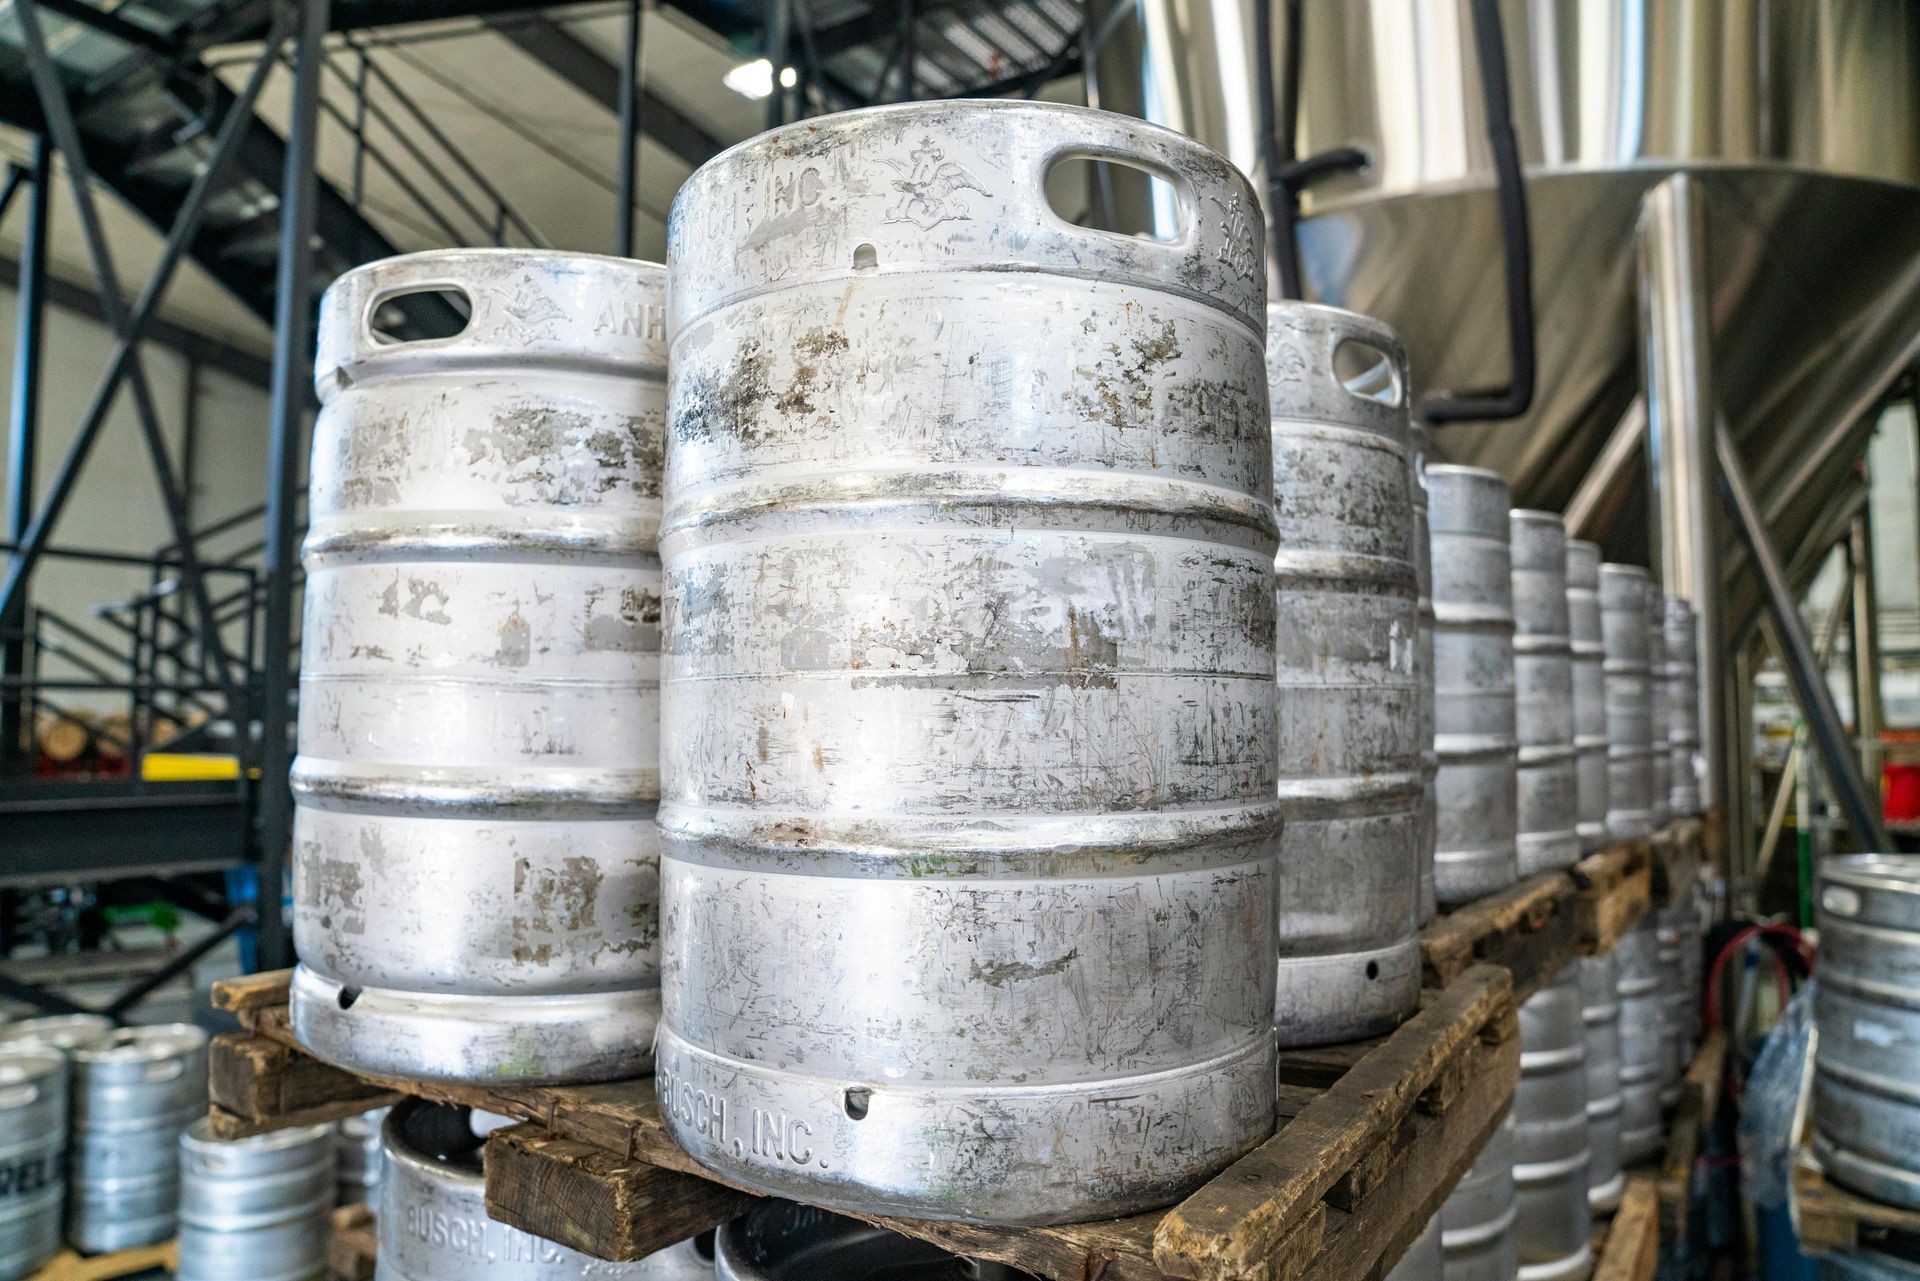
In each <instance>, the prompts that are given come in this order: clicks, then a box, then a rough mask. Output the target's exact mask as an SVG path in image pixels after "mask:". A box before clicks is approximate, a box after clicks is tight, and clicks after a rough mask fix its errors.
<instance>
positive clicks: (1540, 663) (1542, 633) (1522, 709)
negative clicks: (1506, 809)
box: [1509, 510, 1580, 876]
mask: <svg viewBox="0 0 1920 1281" xmlns="http://www.w3.org/2000/svg"><path fill="white" fill-rule="evenodd" d="M1509 524H1510V525H1511V527H1512V556H1513V694H1514V724H1515V729H1516V733H1517V735H1518V739H1519V744H1520V751H1519V802H1520V808H1519V823H1520V827H1519V839H1518V848H1519V854H1520V875H1522V876H1534V875H1537V874H1538V873H1541V872H1556V871H1559V870H1560V869H1562V868H1567V867H1572V866H1573V865H1574V864H1575V863H1576V862H1578V861H1579V859H1580V833H1579V831H1578V828H1577V824H1578V811H1579V799H1578V794H1577V793H1578V783H1577V780H1576V778H1575V773H1574V768H1575V766H1574V742H1573V737H1574V723H1573V640H1572V634H1571V632H1572V624H1571V620H1570V614H1569V611H1568V608H1567V527H1566V523H1565V522H1564V521H1562V520H1561V519H1560V517H1559V516H1558V515H1557V514H1555V513H1553V512H1536V511H1518V510H1516V511H1514V512H1512V513H1510V515H1509Z"/></svg>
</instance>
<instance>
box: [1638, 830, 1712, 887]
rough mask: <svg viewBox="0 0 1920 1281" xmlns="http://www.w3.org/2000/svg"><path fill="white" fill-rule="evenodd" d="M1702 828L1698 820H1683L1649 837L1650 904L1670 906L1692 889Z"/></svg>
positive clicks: (1701, 839)
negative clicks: (1651, 857) (1651, 895)
mask: <svg viewBox="0 0 1920 1281" xmlns="http://www.w3.org/2000/svg"><path fill="white" fill-rule="evenodd" d="M1703 846H1704V841H1703V828H1702V824H1701V822H1700V820H1699V819H1697V818H1689V819H1682V820H1681V821H1680V822H1678V823H1674V824H1672V825H1670V826H1668V827H1666V828H1664V829H1662V830H1661V831H1658V832H1655V833H1654V834H1653V836H1652V837H1651V838H1650V840H1649V852H1650V853H1651V854H1652V856H1653V905H1654V906H1655V907H1669V906H1672V905H1673V904H1675V903H1678V902H1680V901H1682V900H1683V899H1685V898H1686V897H1687V896H1688V895H1689V894H1691V893H1692V892H1693V884H1694V882H1695V881H1696V880H1698V879H1699V877H1700V863H1701V858H1702V854H1703Z"/></svg>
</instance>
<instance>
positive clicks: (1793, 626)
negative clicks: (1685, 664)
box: [1701, 423, 1893, 850]
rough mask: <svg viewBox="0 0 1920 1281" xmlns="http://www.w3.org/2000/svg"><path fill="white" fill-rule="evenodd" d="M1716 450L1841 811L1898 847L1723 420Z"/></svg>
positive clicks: (1873, 841) (1870, 843)
mask: <svg viewBox="0 0 1920 1281" xmlns="http://www.w3.org/2000/svg"><path fill="white" fill-rule="evenodd" d="M1714 450H1715V453H1716V455H1717V457H1718V462H1719V475H1720V497H1721V499H1722V501H1723V502H1724V503H1725V505H1726V509H1727V516H1728V518H1729V519H1730V520H1732V522H1733V527H1734V532H1736V533H1737V534H1739V536H1740V540H1741V542H1743V543H1744V544H1745V545H1746V548H1747V554H1748V555H1749V556H1750V557H1752V559H1753V564H1754V568H1755V569H1756V570H1757V571H1758V572H1759V577H1760V585H1761V588H1762V590H1763V593H1764V595H1765V596H1766V601H1767V614H1768V616H1769V617H1770V618H1771V619H1772V620H1773V630H1774V635H1775V636H1776V637H1777V638H1778V639H1779V642H1780V648H1781V659H1782V661H1783V664H1784V666H1785V667H1786V669H1787V678H1788V679H1789V680H1790V681H1792V682H1793V688H1794V694H1795V696H1796V699H1797V701H1798V702H1799V704H1800V714H1801V716H1802V717H1803V718H1804V719H1805V720H1806V722H1807V728H1808V730H1809V732H1810V733H1811V734H1812V735H1813V741H1814V743H1815V745H1816V746H1817V747H1818V748H1819V749H1820V758H1821V760H1822V762H1824V763H1825V765H1826V767H1827V773H1828V776H1829V779H1830V781H1831V783H1832V785H1833V788H1834V791H1835V792H1836V793H1837V799H1838V800H1839V802H1840V809H1841V812H1842V813H1844V814H1845V815H1846V818H1847V826H1849V827H1851V828H1852V829H1853V833H1854V838H1855V839H1856V840H1858V841H1859V842H1860V844H1861V846H1862V847H1863V848H1865V849H1868V850H1889V849H1891V848H1893V847H1892V845H1891V843H1890V842H1889V841H1888V839H1887V831H1886V826H1885V825H1884V824H1883V823H1882V822H1881V819H1880V796H1879V791H1878V789H1875V790H1874V791H1873V792H1869V791H1868V790H1867V787H1866V784H1865V782H1864V781H1863V780H1862V779H1861V777H1860V761H1859V758H1858V757H1856V756H1855V755H1854V753H1853V745H1852V743H1850V742H1849V741H1848V739H1847V728H1846V726H1845V725H1844V724H1842V723H1841V720H1840V713H1839V712H1838V711H1837V710H1836V709H1835V708H1834V705H1833V694H1832V692H1831V691H1829V690H1828V689H1827V682H1826V679H1825V677H1824V675H1823V673H1822V671H1821V668H1820V666H1819V662H1818V659H1817V658H1816V657H1815V655H1814V651H1813V643H1812V642H1811V641H1809V640H1808V639H1807V629H1806V626H1805V624H1804V623H1802V621H1801V619H1800V609H1799V603H1798V602H1797V601H1796V600H1795V599H1794V595H1793V589H1792V587H1791V586H1790V585H1789V584H1788V582H1787V574H1786V570H1785V569H1784V568H1782V566H1781V564H1780V557H1779V554H1778V553H1777V552H1775V551H1774V548H1773V542H1772V539H1771V538H1770V537H1769V536H1768V534H1767V527H1766V525H1765V524H1764V523H1763V522H1762V520H1761V516H1760V507H1759V504H1758V503H1756V502H1755V501H1754V498H1753V491H1752V489H1751V488H1750V487H1749V486H1748V484H1747V477H1746V472H1745V470H1744V469H1743V468H1742V467H1741V465H1740V455H1739V452H1738V450H1737V449H1736V448H1735V446H1734V443H1733V436H1732V434H1731V433H1730V432H1728V431H1727V428H1726V425H1725V424H1723V423H1716V425H1715V430H1714ZM1704 668H1705V664H1704V661H1703V663H1702V681H1701V683H1702V684H1705V670H1704Z"/></svg>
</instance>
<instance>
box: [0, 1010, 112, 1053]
mask: <svg viewBox="0 0 1920 1281" xmlns="http://www.w3.org/2000/svg"><path fill="white" fill-rule="evenodd" d="M111 1035H113V1020H112V1019H110V1018H108V1017H107V1016H106V1015H104V1014H45V1015H42V1016H40V1017H39V1018H33V1019H21V1020H20V1021H19V1022H18V1023H8V1024H6V1025H4V1026H0V1046H9V1047H12V1046H23V1045H40V1046H45V1047H48V1048H51V1049H55V1050H60V1051H62V1052H63V1053H65V1052H69V1051H72V1050H78V1049H84V1048H85V1047H87V1046H89V1045H98V1044H99V1043H100V1042H101V1041H104V1040H106V1039H107V1038H108V1037H109V1036H111Z"/></svg>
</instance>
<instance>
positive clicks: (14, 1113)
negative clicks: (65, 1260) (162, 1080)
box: [0, 1042, 67, 1281]
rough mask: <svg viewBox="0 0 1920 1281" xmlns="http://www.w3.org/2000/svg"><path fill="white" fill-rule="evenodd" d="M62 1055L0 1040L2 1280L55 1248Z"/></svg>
mask: <svg viewBox="0 0 1920 1281" xmlns="http://www.w3.org/2000/svg"><path fill="white" fill-rule="evenodd" d="M66 1149H67V1059H66V1056H65V1055H64V1054H62V1053H61V1052H60V1051H59V1050H57V1049H53V1048H51V1047H46V1046H38V1045H32V1044H28V1043H24V1042H23V1043H21V1044H18V1045H0V1281H20V1279H21V1278H23V1277H30V1276H32V1275H33V1274H34V1273H36V1272H38V1271H40V1268H41V1266H42V1265H43V1264H45V1263H46V1262H47V1261H48V1260H49V1259H51V1258H53V1256H54V1255H56V1254H58V1253H59V1252H60V1210H61V1205H62V1202H63V1200H64V1197H65V1193H66V1181H65V1173H64V1171H65V1166H66Z"/></svg>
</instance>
